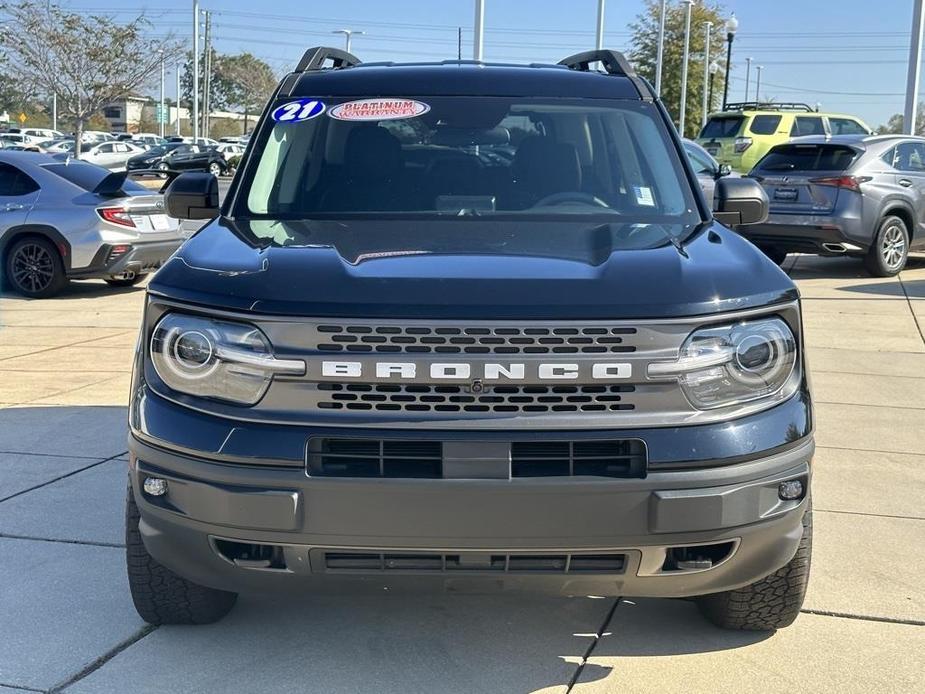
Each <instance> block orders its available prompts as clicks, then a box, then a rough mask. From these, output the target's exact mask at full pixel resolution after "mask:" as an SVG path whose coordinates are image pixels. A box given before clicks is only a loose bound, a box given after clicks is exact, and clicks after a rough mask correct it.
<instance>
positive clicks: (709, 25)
mask: <svg viewBox="0 0 925 694" xmlns="http://www.w3.org/2000/svg"><path fill="white" fill-rule="evenodd" d="M703 26H704V28H705V29H706V36H705V37H704V44H703V108H702V109H701V110H702V111H703V113H701V118H700V127H703V126H704V125H706V124H707V101H708V99H709V95H708V93H707V92H708V89H707V82H709V75H710V38H711V34H712V33H713V22H704V24H703ZM710 105H711V106H712V104H710Z"/></svg>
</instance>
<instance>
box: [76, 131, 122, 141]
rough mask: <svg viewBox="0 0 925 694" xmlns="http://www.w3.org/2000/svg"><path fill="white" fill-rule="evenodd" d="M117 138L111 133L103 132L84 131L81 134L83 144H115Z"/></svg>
mask: <svg viewBox="0 0 925 694" xmlns="http://www.w3.org/2000/svg"><path fill="white" fill-rule="evenodd" d="M115 140H116V138H115V137H113V135H112V134H111V133H106V132H103V131H102V130H84V131H83V133H82V134H81V137H80V141H81V142H90V143H95V142H114V141H115Z"/></svg>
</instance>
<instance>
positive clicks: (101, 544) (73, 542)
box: [0, 533, 125, 549]
mask: <svg viewBox="0 0 925 694" xmlns="http://www.w3.org/2000/svg"><path fill="white" fill-rule="evenodd" d="M0 540H29V541H31V542H58V543H61V544H65V545H86V546H90V547H112V548H114V549H124V548H125V545H122V544H119V543H117V542H97V541H96V540H62V539H60V538H55V537H39V536H38V535H13V534H10V533H0Z"/></svg>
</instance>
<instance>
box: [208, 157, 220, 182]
mask: <svg viewBox="0 0 925 694" xmlns="http://www.w3.org/2000/svg"><path fill="white" fill-rule="evenodd" d="M209 173H210V174H212V175H213V176H215V177H216V178H218V177H219V176H221V175H222V167H221V165H220V164H218V163H217V162H214V161H213V162H212V163H211V164H209Z"/></svg>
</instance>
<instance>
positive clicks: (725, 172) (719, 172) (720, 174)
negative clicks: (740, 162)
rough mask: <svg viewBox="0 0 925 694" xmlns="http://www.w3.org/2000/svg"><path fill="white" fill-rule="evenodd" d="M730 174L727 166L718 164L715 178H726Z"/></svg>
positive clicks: (729, 168)
mask: <svg viewBox="0 0 925 694" xmlns="http://www.w3.org/2000/svg"><path fill="white" fill-rule="evenodd" d="M731 173H732V167H731V166H729V164H720V165H719V169H718V170H717V171H716V177H717V178H722V177H723V176H728V175H729V174H731Z"/></svg>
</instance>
